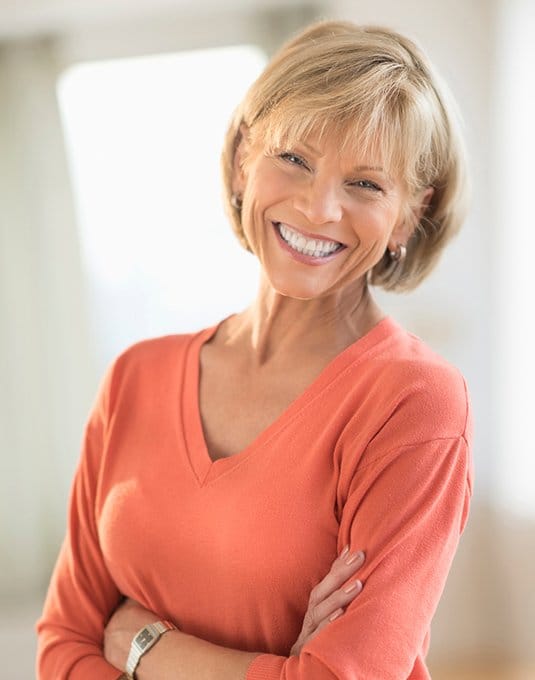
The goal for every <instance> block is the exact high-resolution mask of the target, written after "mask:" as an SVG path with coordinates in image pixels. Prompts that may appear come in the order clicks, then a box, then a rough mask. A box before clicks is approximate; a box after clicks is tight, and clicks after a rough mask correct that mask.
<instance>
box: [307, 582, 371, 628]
mask: <svg viewBox="0 0 535 680" xmlns="http://www.w3.org/2000/svg"><path fill="white" fill-rule="evenodd" d="M362 587H363V586H362V581H360V580H359V579H353V580H351V581H349V582H348V583H347V584H345V585H344V586H343V587H342V588H338V589H337V590H335V591H334V593H331V595H329V597H327V598H325V600H322V601H321V602H319V603H318V604H317V605H315V607H314V608H313V611H312V612H311V619H312V620H313V621H314V622H315V624H316V627H317V626H318V625H319V624H320V623H321V622H322V621H324V620H330V618H329V617H331V616H332V615H334V614H335V613H336V612H337V611H339V610H342V611H343V609H344V608H345V607H347V605H348V604H350V602H352V601H353V600H354V599H355V597H357V595H359V594H360V593H361V592H362Z"/></svg>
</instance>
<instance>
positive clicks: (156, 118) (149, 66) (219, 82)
mask: <svg viewBox="0 0 535 680" xmlns="http://www.w3.org/2000/svg"><path fill="white" fill-rule="evenodd" d="M265 61H266V58H265V56H264V54H263V53H262V52H261V51H260V50H259V49H257V48H255V47H250V46H239V47H228V48H222V49H210V50H199V51H193V52H184V53H180V54H172V55H165V56H151V57H143V58H135V59H123V60H118V61H111V62H98V63H85V64H81V65H77V66H74V67H72V68H71V69H69V70H68V71H67V72H66V73H65V74H64V75H63V77H62V78H61V80H60V83H59V85H58V95H59V102H60V109H61V114H62V120H63V125H64V129H65V136H66V143H67V149H68V154H69V160H70V166H71V173H72V178H73V186H74V193H75V200H76V207H77V214H78V221H79V228H80V241H81V246H82V252H83V259H84V262H85V266H86V271H87V276H88V282H89V285H88V289H89V298H90V306H91V309H90V313H91V317H92V320H93V327H94V331H95V342H96V344H97V348H98V359H99V368H101V369H103V368H104V365H106V364H107V363H108V362H109V360H110V359H111V358H112V357H113V356H114V355H116V354H117V353H118V352H119V351H121V350H122V349H123V348H125V347H126V346H127V345H128V344H131V343H132V342H134V341H136V340H138V339H141V338H144V337H149V336H151V335H159V334H164V333H177V332H191V331H193V330H196V329H198V328H201V327H203V326H205V325H209V324H210V323H212V322H215V321H217V320H219V319H220V318H222V317H223V316H226V315H227V314H230V313H232V312H235V311H240V310H241V309H243V308H244V307H245V306H247V304H249V302H251V300H252V299H253V297H254V295H255V293H256V286H257V278H258V266H257V263H256V261H255V258H254V257H253V256H252V255H251V254H249V253H247V252H245V251H244V250H243V248H242V247H241V246H240V245H239V243H238V241H237V240H236V238H235V237H234V235H233V233H232V230H231V228H230V226H229V224H228V220H227V218H226V216H225V215H224V211H223V207H222V200H221V181H220V167H219V165H220V164H219V159H220V152H221V147H222V142H223V137H224V133H225V130H226V126H227V124H228V121H229V120H230V117H231V114H232V111H233V110H234V108H235V106H236V105H237V104H238V103H239V101H240V100H241V98H242V96H243V94H244V93H245V90H246V89H247V87H248V86H249V85H250V83H251V82H252V81H253V80H254V79H255V78H256V76H257V75H258V74H259V72H260V71H261V69H262V68H263V66H264V64H265Z"/></svg>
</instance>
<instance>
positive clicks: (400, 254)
mask: <svg viewBox="0 0 535 680" xmlns="http://www.w3.org/2000/svg"><path fill="white" fill-rule="evenodd" d="M388 254H389V255H390V259H391V260H392V262H393V263H394V262H395V263H396V264H398V263H399V262H403V260H404V259H405V257H406V255H407V247H406V246H404V245H403V244H402V243H398V244H396V249H395V250H390V249H389V250H388Z"/></svg>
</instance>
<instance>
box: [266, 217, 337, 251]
mask: <svg viewBox="0 0 535 680" xmlns="http://www.w3.org/2000/svg"><path fill="white" fill-rule="evenodd" d="M273 224H275V225H278V224H284V226H285V227H288V229H292V231H297V232H298V233H299V234H302V235H303V236H304V237H306V238H311V239H316V240H317V241H327V242H328V243H337V244H340V245H342V246H344V247H345V246H346V244H345V243H342V241H336V240H335V239H333V238H329V237H328V236H323V234H311V233H310V232H309V231H303V229H298V228H297V227H294V225H293V224H288V222H276V221H273Z"/></svg>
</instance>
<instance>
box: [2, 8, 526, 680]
mask: <svg viewBox="0 0 535 680" xmlns="http://www.w3.org/2000/svg"><path fill="white" fill-rule="evenodd" d="M318 18H344V19H351V20H354V21H356V22H361V23H377V24H384V25H387V26H389V27H391V28H394V29H397V30H400V31H401V32H403V33H406V34H407V35H409V36H410V37H412V38H414V39H416V40H417V41H418V42H419V43H420V44H422V45H423V46H424V48H425V49H426V51H427V52H428V54H429V55H430V56H431V58H432V60H433V61H434V63H435V65H436V66H437V68H438V69H439V71H440V72H441V73H442V75H443V76H444V77H445V79H446V80H447V82H448V83H449V85H450V87H451V89H452V90H453V93H454V95H455V96H456V98H457V100H458V102H459V106H460V109H461V111H462V115H463V118H464V125H465V134H466V139H467V143H468V148H469V153H470V162H471V168H472V177H473V202H472V209H471V212H470V216H469V219H468V221H467V223H466V225H465V227H464V230H463V232H462V233H461V235H460V236H459V237H458V238H457V239H456V241H455V242H454V244H453V245H452V246H451V247H450V248H449V250H448V251H447V252H446V253H445V255H444V257H443V259H442V261H441V263H440V265H439V267H438V269H437V270H436V272H435V273H434V274H433V275H432V277H431V278H430V279H429V281H427V282H426V283H425V284H424V285H422V287H421V288H420V289H419V290H417V291H416V292H414V293H411V294H410V295H406V296H392V295H391V296H386V295H380V296H379V297H380V298H381V301H382V302H383V304H384V306H385V308H386V310H387V311H388V312H390V313H391V314H392V315H393V316H394V317H395V318H396V319H397V320H398V321H400V322H401V323H402V324H404V325H405V326H406V327H407V328H408V329H410V330H411V331H413V332H415V333H416V334H417V335H419V336H421V337H422V338H423V339H424V340H426V341H427V342H428V343H429V344H430V345H431V346H432V347H434V348H435V349H436V350H437V351H438V352H440V353H441V354H442V355H444V356H445V357H446V358H448V359H449V360H450V361H452V362H453V363H455V364H456V365H458V366H459V367H460V368H461V370H462V371H463V372H464V374H465V375H466V377H467V379H468V382H469V385H470V388H471V394H472V401H473V406H474V412H475V423H476V440H475V451H474V455H475V466H476V485H475V496H474V501H473V506H472V514H471V520H470V522H469V524H468V528H467V530H466V532H465V534H464V536H463V538H462V542H461V546H460V549H459V553H458V556H457V558H456V562H455V564H454V567H453V570H452V573H451V576H450V579H449V582H448V584H447V587H446V591H445V593H444V597H443V600H442V602H441V604H440V606H439V610H438V612H437V614H436V617H435V621H434V625H433V635H432V643H431V650H430V655H429V659H430V665H431V669H432V671H433V678H435V679H437V680H468V679H472V680H475V679H478V680H479V679H481V680H483V679H485V680H494V679H497V678H500V679H503V680H506V679H507V680H524V679H526V680H527V679H528V678H531V679H535V652H534V647H535V645H534V644H533V643H534V642H535V567H534V565H535V444H534V439H533V424H532V423H533V421H532V418H533V414H534V405H535V404H534V402H535V399H534V389H533V385H534V384H535V361H534V359H533V352H534V351H533V348H534V347H535V320H534V304H533V295H534V293H535V285H534V282H533V270H534V268H535V266H534V257H535V219H534V208H533V191H534V186H535V183H534V180H535V172H534V163H533V159H534V158H535V132H534V125H533V122H534V121H535V76H534V68H535V2H533V0H449V2H447V3H446V2H439V1H438V0H374V2H373V3H370V2H364V1H360V0H352V1H344V0H332V1H328V0H325V2H312V1H311V2H306V1H304V0H303V1H301V2H299V1H297V0H295V1H290V0H286V1H283V0H280V1H279V0H226V1H225V3H220V2H218V0H128V1H127V0H105V1H104V0H78V1H76V0H71V1H70V2H69V0H0V574H1V578H0V612H1V613H0V652H1V666H2V671H1V672H0V675H1V677H2V678H6V679H7V680H29V679H30V678H32V677H34V670H33V664H34V654H35V636H34V631H33V626H34V623H35V620H36V618H37V616H38V615H39V612H40V608H41V606H42V601H43V597H44V592H45V589H46V585H47V582H48V579H49V576H50V572H51V569H52V567H53V564H54V560H55V558H56V555H57V551H58V549H59V545H60V542H61V539H62V536H63V532H64V528H65V511H66V503H67V497H68V491H69V486H70V481H71V477H72V474H73V472H74V467H75V465H76V462H77V458H78V455H79V450H80V442H81V434H82V430H83V426H84V422H85V419H86V417H87V414H88V411H89V408H90V406H91V403H92V400H93V398H94V395H95V391H96V388H97V385H98V383H99V381H100V378H101V376H102V373H103V371H104V369H105V367H106V366H107V364H108V363H109V362H110V360H111V359H112V358H113V357H114V356H115V355H116V354H117V353H118V352H120V351H121V350H122V349H124V348H125V347H126V346H127V345H129V344H131V343H133V342H135V341H136V340H139V339H141V338H144V337H148V336H153V335H159V334H165V333H179V332H190V331H193V330H197V329H200V328H203V327H205V326H207V325H210V324H212V323H215V322H216V321H218V320H219V319H221V318H222V317H223V316H225V315H227V314H230V313H231V312H234V311H238V310H241V309H243V308H244V307H245V306H247V305H248V303H249V302H250V301H251V300H252V298H253V297H254V295H255V293H256V286H257V277H258V268H257V265H256V262H255V261H254V258H253V256H251V255H250V254H248V253H246V252H245V251H243V250H242V249H241V247H240V246H239V244H238V242H237V241H236V240H235V238H234V236H233V235H232V233H231V230H230V227H229V226H228V224H227V222H226V220H225V217H224V215H223V210H222V207H221V199H220V194H221V190H220V186H219V151H220V147H221V143H222V137H223V134H224V130H225V126H226V123H227V121H228V118H229V116H230V114H231V112H232V110H233V108H234V106H235V105H236V104H237V102H238V100H239V98H240V97H241V95H242V93H243V92H244V91H245V89H246V87H247V86H248V85H249V84H250V83H251V82H252V80H253V79H254V78H255V77H256V75H257V74H258V73H259V71H260V70H261V68H262V66H263V64H264V63H265V61H266V59H267V58H268V56H269V55H270V54H271V53H272V52H273V50H274V49H275V48H276V47H277V46H278V45H279V44H280V43H281V41H282V40H284V39H285V38H287V37H288V36H290V35H291V34H292V33H293V32H295V31H297V30H298V29H299V28H301V27H302V26H304V25H305V24H306V23H308V22H310V21H312V20H314V19H318Z"/></svg>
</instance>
